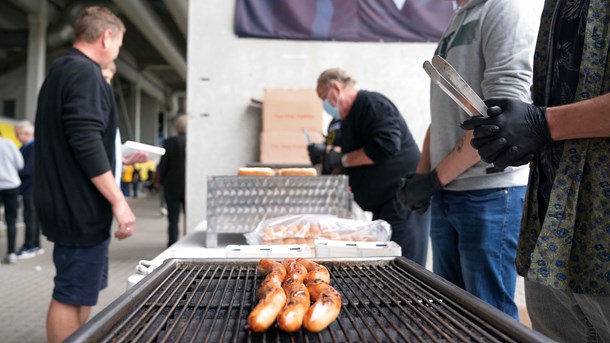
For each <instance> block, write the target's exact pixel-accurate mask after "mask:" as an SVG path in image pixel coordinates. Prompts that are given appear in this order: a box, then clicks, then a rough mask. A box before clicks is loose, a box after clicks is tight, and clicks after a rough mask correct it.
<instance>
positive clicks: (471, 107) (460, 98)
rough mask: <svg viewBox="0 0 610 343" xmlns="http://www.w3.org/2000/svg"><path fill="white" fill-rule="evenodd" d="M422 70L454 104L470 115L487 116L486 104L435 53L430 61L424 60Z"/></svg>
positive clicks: (449, 65)
mask: <svg viewBox="0 0 610 343" xmlns="http://www.w3.org/2000/svg"><path fill="white" fill-rule="evenodd" d="M424 70H425V71H426V73H427V74H428V76H430V79H431V80H432V82H434V83H435V84H437V85H438V86H439V87H440V88H441V89H442V90H443V92H445V93H446V94H447V95H449V97H450V98H451V99H453V101H455V103H456V104H458V105H459V106H460V107H461V108H462V109H463V110H464V111H466V113H467V114H468V115H470V116H483V117H487V116H488V115H487V105H485V103H484V102H483V100H482V99H481V98H480V97H479V96H478V95H477V93H475V92H474V90H472V88H470V86H469V85H468V84H467V83H466V81H464V79H463V78H462V77H461V76H460V74H458V73H457V71H455V69H454V68H453V67H452V66H451V64H449V62H447V61H445V60H444V59H443V58H442V57H440V56H438V55H436V56H434V57H432V63H430V62H429V61H425V62H424Z"/></svg>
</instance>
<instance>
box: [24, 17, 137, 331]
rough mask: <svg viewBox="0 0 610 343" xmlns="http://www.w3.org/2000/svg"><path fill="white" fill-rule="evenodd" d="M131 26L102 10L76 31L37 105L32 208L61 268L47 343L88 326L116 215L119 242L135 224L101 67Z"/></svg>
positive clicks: (114, 113) (80, 20) (104, 280)
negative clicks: (118, 170) (121, 179)
mask: <svg viewBox="0 0 610 343" xmlns="http://www.w3.org/2000/svg"><path fill="white" fill-rule="evenodd" d="M124 32H125V26H124V25H123V23H122V22H121V20H120V19H119V18H118V17H116V16H115V15H114V14H113V13H112V12H110V11H109V10H108V9H106V8H102V7H87V8H85V9H83V11H81V13H80V15H79V17H78V18H77V19H76V22H75V24H74V44H73V46H72V48H71V49H70V50H69V51H68V52H67V53H66V54H65V55H64V56H62V57H59V58H58V59H57V60H55V62H54V63H53V65H52V66H51V68H50V70H49V73H48V75H47V78H46V80H45V82H44V84H43V85H42V88H41V90H40V94H39V97H38V108H37V112H36V127H35V129H36V145H35V152H36V153H35V163H36V169H35V170H34V184H35V188H34V202H35V206H36V213H37V214H38V219H39V220H40V224H41V226H42V231H43V234H44V235H45V236H47V238H48V239H49V240H50V241H52V242H54V243H55V245H54V248H53V262H54V264H55V268H56V271H57V273H56V276H55V279H54V281H55V286H54V289H53V298H52V300H51V304H50V305H49V312H48V315H47V339H48V341H49V342H61V341H63V340H64V339H65V338H66V337H68V336H69V335H70V334H71V333H73V332H74V331H76V330H77V329H78V328H79V327H80V326H81V325H82V324H84V323H85V321H86V320H87V318H88V316H89V314H90V311H91V306H94V305H95V304H96V303H97V298H98V294H99V291H100V290H101V289H103V288H105V287H106V285H107V273H108V245H109V243H110V234H111V224H112V218H113V215H114V217H115V218H116V220H117V222H118V227H119V229H118V231H117V232H116V233H115V235H114V236H115V237H116V238H118V239H124V238H127V237H129V236H131V235H132V234H133V230H134V225H135V220H136V218H135V216H134V214H133V212H132V211H131V209H130V208H129V205H128V204H127V201H126V200H125V197H124V196H123V193H122V192H121V190H120V189H119V187H118V186H117V184H116V182H115V179H114V176H113V170H114V165H115V163H117V161H115V139H116V134H117V118H118V116H117V111H116V104H115V102H114V97H113V95H112V90H111V88H110V86H109V85H108V84H107V83H106V81H104V78H103V77H102V73H101V68H100V66H102V65H106V64H108V63H110V62H112V61H113V60H114V59H116V57H117V56H118V53H119V49H120V47H121V45H122V42H123V34H124Z"/></svg>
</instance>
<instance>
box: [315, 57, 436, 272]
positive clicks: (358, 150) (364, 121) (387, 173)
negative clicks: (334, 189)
mask: <svg viewBox="0 0 610 343" xmlns="http://www.w3.org/2000/svg"><path fill="white" fill-rule="evenodd" d="M316 91H317V93H318V96H319V97H320V99H322V100H323V101H324V108H325V110H326V112H328V113H329V114H330V115H333V116H338V117H339V118H340V120H341V146H340V148H334V149H333V150H330V151H329V152H328V154H326V157H325V163H326V165H327V166H328V168H330V169H331V170H334V173H338V172H342V173H344V174H346V175H348V176H349V184H350V187H351V189H352V192H353V193H354V199H355V201H356V203H357V204H358V205H359V206H360V207H361V208H362V209H363V210H365V211H371V212H372V213H373V219H383V220H385V221H387V222H388V223H389V224H390V225H391V226H392V240H393V241H395V242H396V243H398V244H399V245H400V246H401V248H402V255H403V256H405V257H407V258H409V259H411V260H413V261H415V262H417V263H419V264H421V265H425V264H426V254H427V250H428V233H429V232H428V231H429V226H430V217H429V214H427V213H425V214H422V215H420V214H417V213H415V212H410V211H409V210H407V209H404V208H403V207H402V206H401V205H400V203H399V202H398V200H396V191H397V190H398V189H399V186H400V183H401V178H402V177H403V176H404V175H406V174H408V173H410V172H413V171H415V168H416V167H417V163H418V161H419V157H420V151H419V148H418V147H417V144H415V141H414V140H413V137H412V135H411V132H410V131H409V128H408V127H407V123H406V122H405V120H404V118H403V117H402V115H401V114H400V112H399V111H398V109H397V108H396V106H395V105H394V104H393V103H392V102H391V101H390V100H389V99H388V98H386V97H385V96H383V95H382V94H380V93H377V92H370V91H366V90H360V89H358V87H357V86H356V81H355V80H354V79H352V78H351V77H350V76H349V75H348V74H347V73H346V72H345V71H344V70H342V69H339V68H332V69H328V70H325V71H324V72H322V74H320V76H319V77H318V82H317V88H316Z"/></svg>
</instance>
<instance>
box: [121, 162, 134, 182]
mask: <svg viewBox="0 0 610 343" xmlns="http://www.w3.org/2000/svg"><path fill="white" fill-rule="evenodd" d="M121 181H123V183H132V182H133V166H132V165H128V166H123V176H122V177H121Z"/></svg>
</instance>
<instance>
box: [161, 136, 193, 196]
mask: <svg viewBox="0 0 610 343" xmlns="http://www.w3.org/2000/svg"><path fill="white" fill-rule="evenodd" d="M163 145H164V147H165V155H163V157H161V161H160V162H159V167H158V168H157V173H159V181H160V182H161V184H162V185H163V192H164V193H165V196H168V197H170V198H173V199H184V194H185V191H184V188H185V178H186V134H185V133H181V134H179V135H177V136H173V137H169V138H168V139H166V140H165V144H163Z"/></svg>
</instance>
